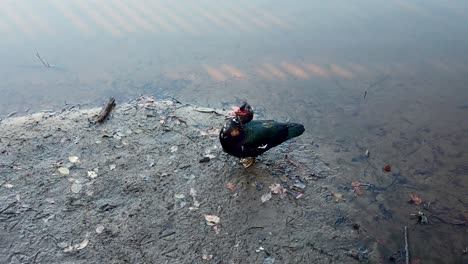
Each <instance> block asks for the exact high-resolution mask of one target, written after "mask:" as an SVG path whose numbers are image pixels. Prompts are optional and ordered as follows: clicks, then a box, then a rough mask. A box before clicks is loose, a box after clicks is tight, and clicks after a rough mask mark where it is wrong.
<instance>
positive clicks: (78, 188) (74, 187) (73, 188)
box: [70, 182, 83, 193]
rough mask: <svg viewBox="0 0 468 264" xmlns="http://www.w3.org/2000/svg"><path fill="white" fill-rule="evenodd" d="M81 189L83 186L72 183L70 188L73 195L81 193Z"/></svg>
mask: <svg viewBox="0 0 468 264" xmlns="http://www.w3.org/2000/svg"><path fill="white" fill-rule="evenodd" d="M81 188H83V185H81V183H76V182H75V183H73V184H72V185H71V187H70V189H71V191H72V192H73V193H79V192H80V191H81Z"/></svg>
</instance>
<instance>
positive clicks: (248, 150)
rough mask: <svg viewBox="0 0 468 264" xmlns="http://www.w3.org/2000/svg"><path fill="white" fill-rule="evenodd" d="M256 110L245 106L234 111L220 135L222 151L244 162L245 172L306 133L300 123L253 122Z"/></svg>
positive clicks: (245, 104) (246, 104) (247, 105)
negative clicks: (262, 155) (266, 156)
mask: <svg viewBox="0 0 468 264" xmlns="http://www.w3.org/2000/svg"><path fill="white" fill-rule="evenodd" d="M252 119H253V109H252V108H251V107H250V105H249V104H248V103H244V104H243V105H242V106H241V107H240V108H239V109H237V110H235V112H234V116H233V117H231V118H229V119H228V120H227V121H226V123H225V124H224V126H223V128H222V129H221V131H220V133H219V140H220V142H221V146H222V147H223V150H224V151H225V152H227V153H228V154H231V155H233V156H235V157H238V158H241V163H242V165H244V167H245V168H248V167H250V166H252V164H254V162H255V157H257V156H259V155H261V154H263V153H264V152H266V151H267V150H269V149H271V148H273V147H276V146H278V145H280V144H281V143H283V142H285V141H286V140H288V139H291V138H294V137H298V136H300V135H302V133H304V131H305V129H304V126H303V125H301V124H297V123H280V122H276V121H273V120H253V121H252Z"/></svg>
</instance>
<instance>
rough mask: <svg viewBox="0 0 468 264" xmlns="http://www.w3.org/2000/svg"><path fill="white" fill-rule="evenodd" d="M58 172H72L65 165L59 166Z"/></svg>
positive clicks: (65, 173) (66, 173)
mask: <svg viewBox="0 0 468 264" xmlns="http://www.w3.org/2000/svg"><path fill="white" fill-rule="evenodd" d="M58 172H60V173H61V174H63V175H68V174H70V170H69V169H68V168H65V167H60V168H58Z"/></svg>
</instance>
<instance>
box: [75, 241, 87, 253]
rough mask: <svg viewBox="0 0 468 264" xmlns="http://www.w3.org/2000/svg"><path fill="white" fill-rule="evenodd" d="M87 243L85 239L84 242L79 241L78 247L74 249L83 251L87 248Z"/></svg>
mask: <svg viewBox="0 0 468 264" xmlns="http://www.w3.org/2000/svg"><path fill="white" fill-rule="evenodd" d="M88 243H89V240H88V239H85V240H83V241H81V243H80V244H79V245H78V247H76V249H77V250H80V249H83V248H85V247H86V246H88Z"/></svg>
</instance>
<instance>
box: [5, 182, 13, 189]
mask: <svg viewBox="0 0 468 264" xmlns="http://www.w3.org/2000/svg"><path fill="white" fill-rule="evenodd" d="M3 187H5V188H8V189H10V188H13V184H11V183H6V184H3Z"/></svg>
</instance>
